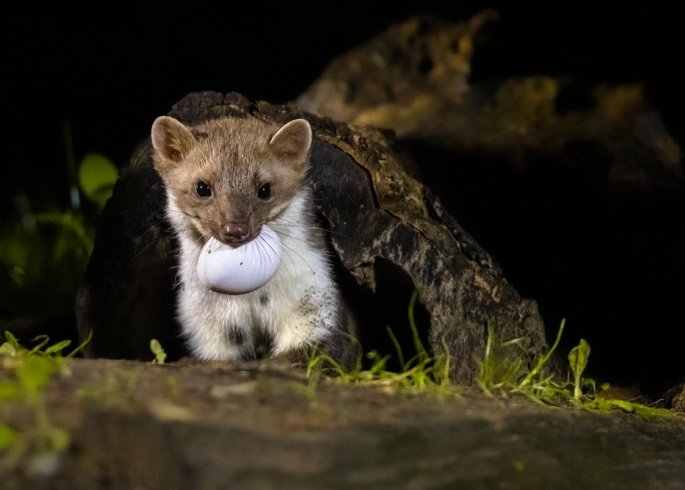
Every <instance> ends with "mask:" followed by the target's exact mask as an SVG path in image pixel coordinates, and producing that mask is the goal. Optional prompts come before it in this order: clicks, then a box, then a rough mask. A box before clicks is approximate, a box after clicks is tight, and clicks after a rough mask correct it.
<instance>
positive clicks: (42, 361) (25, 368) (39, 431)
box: [0, 331, 90, 466]
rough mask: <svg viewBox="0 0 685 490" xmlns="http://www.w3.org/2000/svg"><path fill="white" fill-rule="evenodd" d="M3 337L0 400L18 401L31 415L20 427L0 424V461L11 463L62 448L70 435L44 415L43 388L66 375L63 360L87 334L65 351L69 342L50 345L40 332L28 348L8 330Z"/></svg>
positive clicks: (79, 348) (67, 443) (61, 450)
mask: <svg viewBox="0 0 685 490" xmlns="http://www.w3.org/2000/svg"><path fill="white" fill-rule="evenodd" d="M4 338H5V341H4V342H3V343H2V344H1V345H0V362H1V363H2V367H3V369H4V370H5V371H8V372H9V374H10V376H9V377H8V379H3V380H1V381H0V402H16V403H20V404H22V405H23V406H24V407H25V411H26V413H28V414H30V415H31V419H32V423H31V424H30V426H28V427H23V428H22V429H18V428H16V427H11V426H10V425H8V424H5V423H0V450H2V451H4V455H5V456H6V459H5V460H3V461H0V462H1V463H5V464H6V465H9V466H12V465H13V464H16V462H17V461H19V460H20V459H21V457H23V456H25V455H37V454H50V453H61V452H63V451H65V450H66V449H67V447H68V446H69V443H70V437H69V434H68V433H67V432H66V431H65V430H64V429H62V428H60V427H57V426H56V425H55V424H53V422H52V421H51V419H50V417H49V416H48V413H47V410H46V404H45V388H46V387H47V386H48V383H49V382H50V380H51V379H52V378H53V377H54V376H55V375H65V374H68V372H69V370H68V366H67V365H66V363H65V362H64V361H65V359H68V358H71V357H73V356H75V355H76V354H77V353H79V352H81V351H82V350H83V348H84V347H85V346H86V344H87V343H88V342H89V341H90V337H89V338H88V339H87V340H86V341H85V342H84V343H82V344H81V345H79V346H78V347H76V348H75V349H73V350H72V351H71V352H69V353H68V354H64V351H65V349H66V348H67V347H69V346H70V345H71V341H69V340H64V341H61V342H57V343H55V344H50V339H49V338H48V336H46V335H41V336H38V337H36V338H34V339H33V340H32V341H31V342H30V344H31V347H25V346H24V345H22V344H21V343H20V342H19V341H18V340H17V338H16V337H15V336H14V335H13V334H12V333H11V332H9V331H5V332H4ZM0 454H3V453H0ZM8 462H9V463H8Z"/></svg>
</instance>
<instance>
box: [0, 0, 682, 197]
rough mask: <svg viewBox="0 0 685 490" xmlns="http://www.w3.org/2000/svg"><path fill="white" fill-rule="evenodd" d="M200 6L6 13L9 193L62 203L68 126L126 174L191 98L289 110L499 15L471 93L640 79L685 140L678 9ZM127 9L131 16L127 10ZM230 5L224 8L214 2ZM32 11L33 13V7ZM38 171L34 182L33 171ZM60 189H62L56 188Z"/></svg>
mask: <svg viewBox="0 0 685 490" xmlns="http://www.w3.org/2000/svg"><path fill="white" fill-rule="evenodd" d="M234 4H235V3H234V2H225V3H223V7H219V6H215V5H208V4H204V3H202V2H186V3H185V4H183V6H182V7H181V6H180V5H177V6H174V5H172V4H157V5H152V6H150V5H145V6H136V7H135V8H133V7H129V8H122V7H117V8H112V7H101V6H98V7H97V8H92V9H89V8H85V9H68V8H64V7H60V8H58V9H55V10H54V11H45V10H43V8H41V9H38V8H36V9H33V10H30V11H28V10H24V11H21V9H22V6H19V9H20V13H17V14H5V21H4V25H3V28H2V29H1V30H0V31H1V33H0V35H1V36H2V49H3V51H4V54H3V56H2V58H3V61H2V65H3V67H2V72H3V76H2V79H3V84H4V83H8V86H6V87H5V88H4V89H3V104H2V105H3V108H4V111H3V112H4V120H5V124H7V125H8V126H9V128H8V129H7V130H5V145H4V146H5V148H6V150H8V152H7V154H6V156H5V159H4V160H5V165H4V169H3V172H4V173H5V175H6V177H7V180H5V179H4V178H3V184H2V201H3V204H4V205H7V204H8V202H7V198H8V195H9V194H10V192H9V191H10V189H11V186H16V185H18V186H19V187H21V188H22V189H23V190H25V191H27V192H31V193H32V192H39V193H45V192H48V193H54V189H57V188H58V184H59V182H60V180H63V179H64V178H65V175H64V174H65V171H64V170H65V164H64V158H65V156H64V137H63V124H64V123H65V122H68V123H69V124H70V125H71V128H72V133H73V140H74V145H75V151H76V155H77V157H78V156H79V155H82V154H83V153H86V152H90V151H96V152H101V153H104V154H105V155H107V156H109V157H110V158H112V159H113V160H115V161H116V162H117V163H122V162H124V161H125V160H126V159H127V158H128V156H129V154H130V151H131V149H132V148H133V146H134V145H135V144H136V143H137V142H138V141H139V140H140V139H141V138H143V137H144V136H146V134H147V133H148V130H149V127H150V125H151V122H152V121H153V120H154V118H155V117H156V116H157V115H160V114H163V113H165V112H167V111H168V110H169V108H170V107H171V105H172V104H173V103H174V102H176V101H177V100H179V99H180V98H181V97H183V96H184V95H185V94H187V93H188V92H191V91H199V90H216V91H231V90H235V91H238V92H241V93H243V94H245V95H246V96H248V97H249V98H252V99H264V100H268V101H270V102H285V101H288V100H291V99H293V98H294V97H296V96H297V95H298V94H299V93H301V92H303V91H304V90H305V89H306V88H307V86H308V85H309V83H311V82H312V81H313V80H314V79H315V78H316V77H317V76H318V75H319V73H320V72H321V71H322V70H323V69H324V67H325V66H326V64H327V62H328V61H329V60H330V59H331V58H333V57H334V56H336V55H338V54H341V53H343V52H345V51H346V50H348V49H349V48H351V47H353V46H355V45H357V44H360V43H363V42H364V41H365V40H367V39H368V38H369V37H371V36H373V35H375V34H376V33H379V32H380V31H381V30H382V29H384V28H385V27H387V26H388V25H389V24H391V23H393V22H396V21H399V20H402V19H404V18H406V17H408V16H410V15H413V14H417V13H433V14H437V15H440V16H442V17H445V18H448V19H459V18H465V17H467V16H468V15H471V14H473V13H474V12H477V11H479V10H480V9H482V8H486V7H490V6H494V7H496V8H497V9H498V11H499V12H500V13H501V22H500V23H499V25H498V26H497V28H496V29H494V34H493V36H492V37H491V38H490V40H489V41H488V42H487V43H486V44H485V45H484V46H483V47H482V49H481V50H480V51H478V52H477V55H476V59H475V60H474V74H473V80H474V82H477V81H482V80H487V79H489V78H497V77H503V76H512V75H522V74H549V75H567V76H571V77H573V78H576V79H579V80H588V81H593V82H609V81H635V80H640V81H644V82H646V84H647V88H648V91H649V93H650V94H651V95H652V97H653V100H654V102H655V104H656V105H657V106H658V107H659V109H660V110H661V112H662V113H663V114H664V115H665V116H666V117H667V118H668V120H669V122H671V123H672V124H671V125H670V126H669V127H674V126H678V130H679V131H680V132H682V118H680V114H681V113H682V109H683V106H682V103H681V102H680V101H676V100H675V97H676V96H678V95H679V93H680V91H681V90H682V86H683V84H682V81H683V77H682V75H676V72H679V71H681V70H680V69H679V68H680V67H679V63H680V60H681V53H680V49H681V47H682V46H683V45H685V44H683V43H682V41H683V36H682V34H681V32H682V29H680V26H681V24H680V21H679V20H678V19H679V16H678V15H676V14H675V8H674V7H658V6H654V5H652V3H644V2H641V3H639V4H638V5H635V6H627V5H624V4H619V3H616V4H610V5H607V4H605V3H603V2H594V3H587V4H584V3H582V2H581V3H578V2H569V3H559V2H546V3H544V4H542V5H526V4H521V3H519V2H501V4H500V5H498V4H497V3H495V4H492V3H484V2H474V1H470V2H457V1H442V2H440V1H422V2H405V3H402V2H392V3H386V2H360V1H355V0H353V1H348V2H311V3H306V2H305V3H294V4H289V3H284V2H273V3H270V2H243V3H241V4H240V5H241V6H240V8H237V7H233V6H232V5H234ZM120 5H121V4H120ZM217 5H222V4H217ZM23 8H25V7H23ZM29 169H30V170H35V171H38V170H39V171H40V172H39V173H38V174H34V173H33V172H30V171H28V170H29ZM59 188H63V187H59Z"/></svg>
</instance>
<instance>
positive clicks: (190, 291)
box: [168, 191, 340, 360]
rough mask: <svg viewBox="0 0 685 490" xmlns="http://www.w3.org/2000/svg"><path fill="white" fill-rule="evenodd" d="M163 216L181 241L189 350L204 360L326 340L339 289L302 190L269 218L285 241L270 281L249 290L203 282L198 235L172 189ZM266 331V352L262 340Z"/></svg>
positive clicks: (182, 313)
mask: <svg viewBox="0 0 685 490" xmlns="http://www.w3.org/2000/svg"><path fill="white" fill-rule="evenodd" d="M168 199H169V204H168V216H169V218H170V220H171V221H172V223H173V224H174V228H175V229H176V232H177V236H178V238H179V241H180V247H181V253H180V257H179V259H180V264H179V265H180V268H179V279H180V289H179V296H178V306H177V310H178V317H179V320H180V323H181V325H182V329H183V334H184V336H185V337H186V339H187V342H188V346H189V347H190V349H191V351H192V353H193V354H194V355H195V356H196V357H198V358H201V359H206V360H232V359H240V358H253V357H256V356H258V355H267V356H278V355H282V354H286V353H288V352H291V351H296V350H299V349H303V348H306V347H307V346H310V345H314V344H316V343H318V342H323V341H326V340H327V339H328V338H329V337H330V336H331V335H332V334H333V332H334V330H335V329H336V328H337V326H338V323H339V315H340V313H339V294H338V290H337V287H336V285H335V283H334V281H333V278H332V275H331V270H330V265H329V262H328V260H327V258H326V256H325V252H324V251H323V250H320V249H319V248H320V247H317V246H315V245H314V243H316V241H315V240H312V239H311V233H312V229H311V226H312V223H310V220H309V219H307V213H306V206H308V205H309V202H308V195H307V191H301V192H300V193H298V194H297V195H296V196H295V198H294V199H293V200H292V202H291V203H290V205H289V206H288V207H287V208H286V210H285V211H284V212H283V213H282V214H281V215H280V216H279V217H278V218H277V219H275V220H274V221H273V222H271V223H269V226H270V227H271V228H272V229H273V230H274V231H276V233H278V234H279V237H280V239H281V243H282V258H281V264H280V266H279V268H278V270H277V272H276V274H275V276H274V277H273V279H271V281H269V282H268V283H266V284H265V285H264V286H262V287H261V288H259V289H257V290H255V291H252V292H250V293H246V294H239V295H231V294H222V293H218V292H214V291H212V290H210V289H207V288H206V287H205V286H204V285H202V284H201V283H200V281H199V279H198V276H197V270H196V264H197V260H198V256H199V252H200V249H201V248H202V245H203V244H202V243H198V242H197V241H196V240H195V239H194V238H193V235H192V233H191V232H190V231H189V230H188V229H186V228H185V226H187V225H185V224H184V223H183V219H182V214H181V213H180V212H179V210H178V207H177V205H176V202H175V199H174V197H173V195H171V194H169V195H168ZM264 339H267V343H268V348H267V352H259V350H260V348H262V347H263V346H261V345H259V343H260V342H262V341H263V340H264Z"/></svg>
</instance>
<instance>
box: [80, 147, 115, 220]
mask: <svg viewBox="0 0 685 490" xmlns="http://www.w3.org/2000/svg"><path fill="white" fill-rule="evenodd" d="M117 177H118V171H117V168H116V166H115V165H114V164H113V163H112V162H111V160H109V159H108V158H107V157H105V156H104V155H100V154H98V153H89V154H87V155H86V156H85V157H83V160H82V161H81V165H80V166H79V169H78V180H79V186H80V187H81V190H82V191H83V193H84V194H85V195H86V197H87V198H88V199H90V200H91V201H93V202H94V203H96V204H98V205H99V206H100V207H103V206H104V205H105V203H106V202H107V199H109V196H110V195H111V194H112V189H114V183H115V182H116V181H117Z"/></svg>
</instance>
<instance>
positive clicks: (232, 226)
mask: <svg viewBox="0 0 685 490" xmlns="http://www.w3.org/2000/svg"><path fill="white" fill-rule="evenodd" d="M261 232H262V226H261V225H259V226H258V227H255V228H254V229H252V227H251V226H249V225H247V224H243V223H237V224H236V223H229V224H226V225H224V226H223V227H222V229H221V232H220V233H214V234H213V235H214V238H215V239H216V240H218V241H220V242H221V243H224V244H226V245H228V246H230V247H233V248H237V247H240V246H242V245H245V244H246V243H249V242H251V241H252V240H254V239H255V238H257V237H258V236H259V234H260V233H261Z"/></svg>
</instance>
